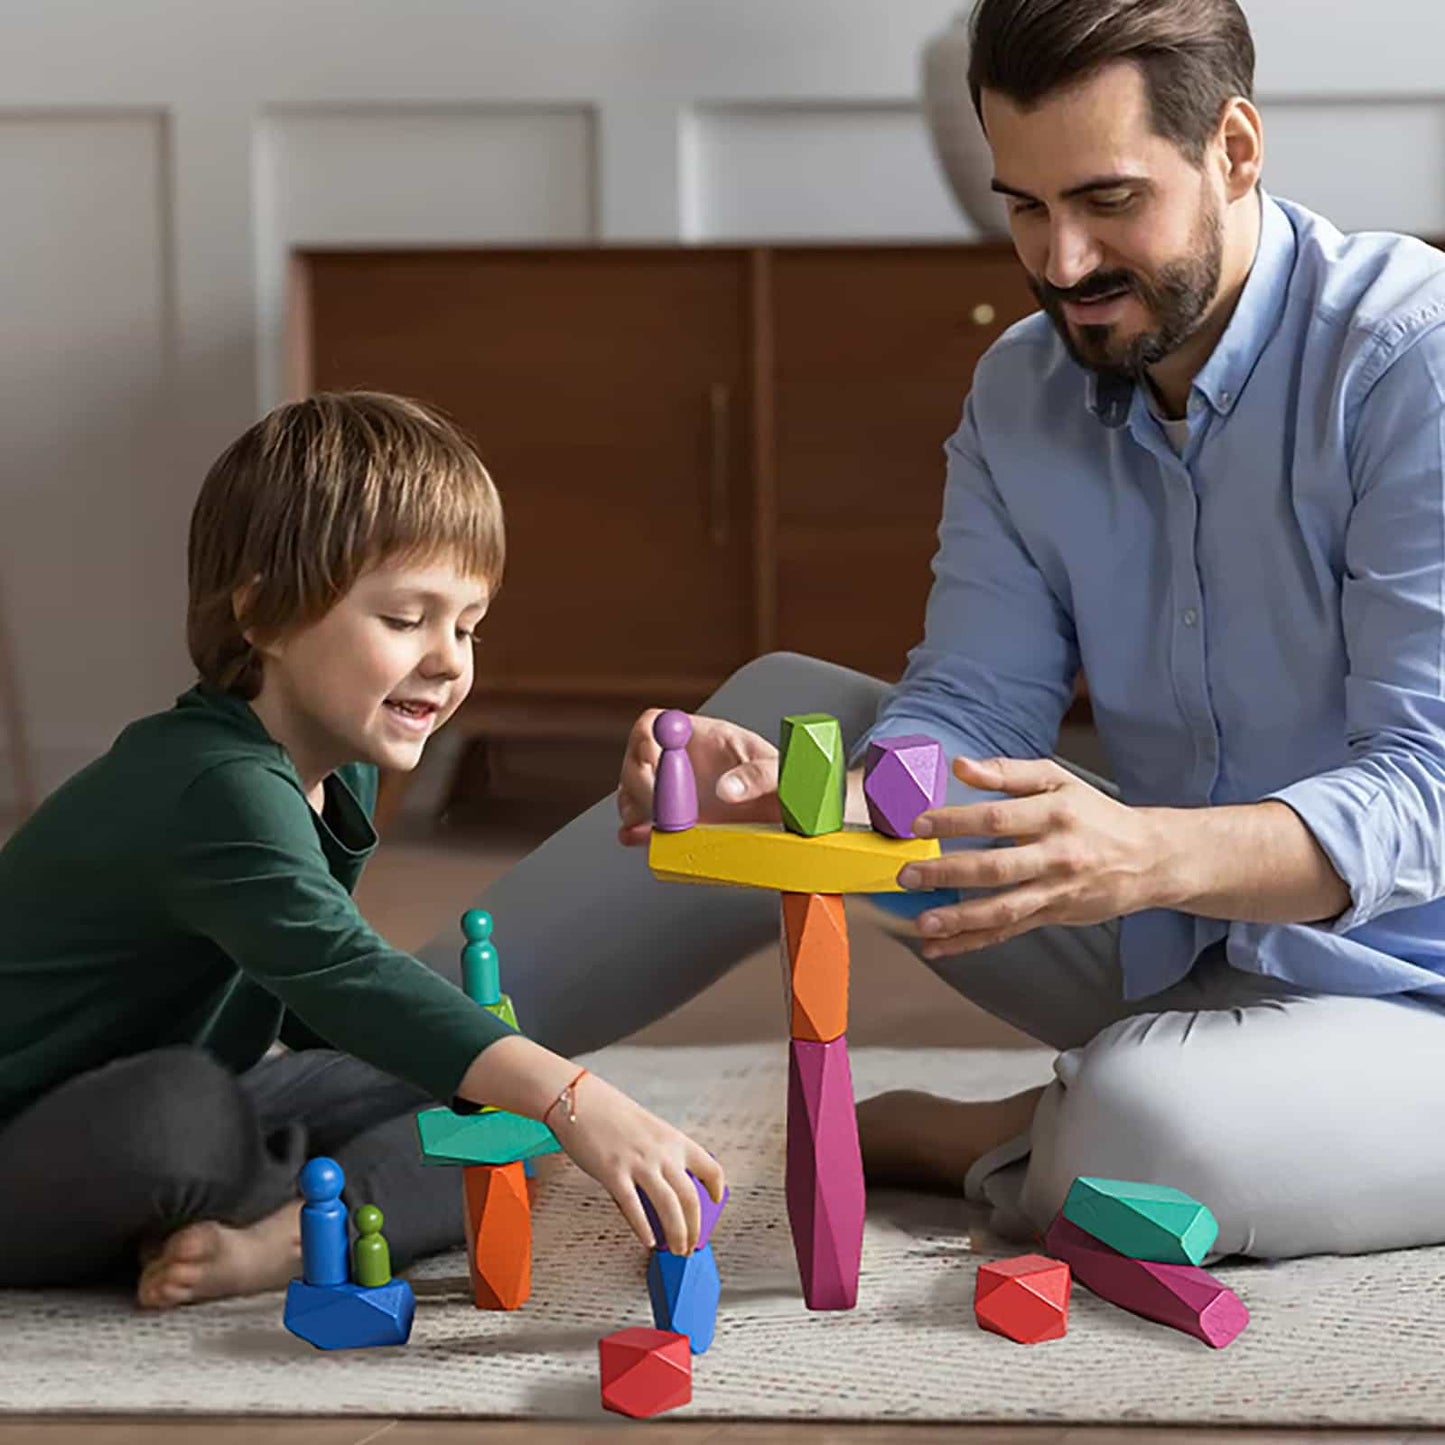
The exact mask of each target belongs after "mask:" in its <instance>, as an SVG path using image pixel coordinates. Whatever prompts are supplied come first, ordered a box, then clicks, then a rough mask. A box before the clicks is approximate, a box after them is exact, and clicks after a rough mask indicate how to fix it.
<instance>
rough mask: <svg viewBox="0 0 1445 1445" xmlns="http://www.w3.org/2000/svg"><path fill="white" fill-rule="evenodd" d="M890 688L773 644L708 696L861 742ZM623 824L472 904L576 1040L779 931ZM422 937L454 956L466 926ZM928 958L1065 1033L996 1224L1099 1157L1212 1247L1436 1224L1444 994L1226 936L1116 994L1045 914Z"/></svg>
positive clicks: (510, 980) (1378, 1242)
mask: <svg viewBox="0 0 1445 1445" xmlns="http://www.w3.org/2000/svg"><path fill="white" fill-rule="evenodd" d="M883 693H884V688H883V685H882V684H880V683H879V682H877V681H876V680H874V679H872V678H868V677H864V676H861V675H860V674H858V673H854V672H850V671H848V670H846V669H844V668H839V667H835V666H832V665H830V664H827V663H822V662H817V661H814V660H811V659H808V658H803V657H798V656H794V655H790V654H774V655H770V656H767V657H763V658H760V659H758V660H757V661H756V662H753V663H750V664H748V665H747V666H746V667H744V668H743V669H741V670H740V671H739V672H738V673H737V674H735V675H734V676H733V677H732V678H731V679H730V680H729V681H728V682H727V684H726V685H725V686H724V687H723V688H722V689H721V690H720V691H719V692H718V693H717V694H716V695H715V696H714V697H713V698H712V699H711V700H710V701H709V703H708V704H707V706H706V707H705V708H704V709H703V710H704V711H705V712H707V713H709V714H711V715H713V716H719V717H727V718H731V719H733V720H734V721H736V722H739V723H742V724H744V725H745V726H747V727H750V728H752V729H754V730H755V731H757V732H760V733H762V734H763V735H764V736H773V735H775V733H776V729H777V724H778V719H779V718H780V717H781V716H782V715H783V714H784V713H792V712H813V711H817V712H827V713H831V714H833V715H834V716H835V717H837V718H839V719H840V720H841V722H842V725H843V730H844V735H845V737H846V738H848V739H849V740H850V742H851V741H852V740H855V739H856V738H857V737H858V736H859V735H860V734H861V733H862V732H863V730H864V729H866V728H867V727H868V726H869V725H870V724H871V722H872V721H873V718H874V716H875V714H876V711H877V708H878V704H879V701H880V699H881V698H882V696H883ZM1091 781H1094V782H1096V783H1098V785H1099V786H1105V787H1106V786H1107V785H1106V784H1103V783H1100V782H1099V780H1097V779H1091ZM616 827H617V815H616V808H615V804H614V802H613V800H612V799H611V798H607V799H604V800H603V801H602V802H600V803H598V804H597V805H596V806H595V807H594V808H592V809H590V810H589V811H588V812H586V813H584V814H582V815H581V816H580V817H579V818H577V819H575V820H574V821H573V822H572V823H570V824H569V825H568V826H567V827H565V828H564V829H562V830H561V831H560V832H559V833H557V834H556V835H555V836H553V837H552V838H551V839H549V840H548V841H547V842H546V843H544V844H543V845H542V846H541V847H540V848H539V849H537V850H536V851H535V852H534V853H532V854H531V855H530V856H529V857H527V858H526V859H524V860H523V861H522V862H521V863H519V864H518V865H517V866H516V867H515V868H514V869H512V870H511V872H509V873H508V874H507V875H506V876H505V877H503V878H501V879H499V880H498V881H497V882H496V883H495V884H494V885H493V886H492V887H490V888H489V889H487V890H486V891H485V892H484V893H483V894H482V895H481V896H480V897H479V898H478V899H477V900H476V903H477V905H478V906H481V907H485V908H488V909H490V910H491V911H492V912H493V914H494V915H495V916H496V917H497V918H498V920H499V923H498V932H499V935H500V933H501V931H502V929H503V927H505V938H506V943H505V952H504V960H505V966H506V979H507V986H508V989H509V991H510V992H511V994H512V995H513V998H514V1000H515V1002H516V1005H517V1011H518V1014H519V1016H520V1018H521V1019H522V1021H523V1023H524V1025H525V1026H526V1027H527V1029H528V1031H529V1032H530V1033H533V1034H534V1036H535V1037H537V1038H538V1039H539V1040H540V1041H541V1042H542V1043H544V1044H547V1045H548V1046H549V1047H551V1048H554V1049H557V1050H559V1051H560V1052H563V1053H577V1052H580V1051H582V1050H585V1049H592V1048H597V1047H599V1046H601V1045H603V1044H607V1043H610V1042H612V1041H613V1040H615V1039H618V1038H621V1037H623V1036H625V1035H626V1034H628V1033H631V1032H632V1031H633V1030H634V1029H637V1028H640V1027H642V1026H643V1025H644V1024H647V1023H650V1022H651V1021H652V1020H654V1019H656V1018H659V1017H661V1016H662V1015H663V1014H664V1013H667V1012H668V1011H670V1010H671V1009H673V1008H674V1007H676V1006H677V1005H678V1004H681V1003H683V1002H685V1001H686V1000H687V999H689V998H691V997H693V996H694V995H695V994H697V993H699V992H700V991H701V990H702V989H704V988H706V987H707V985H709V984H710V983H712V982H713V981H714V980H715V979H716V978H718V977H719V976H721V975H722V974H723V973H725V972H726V971H727V970H728V969H729V968H731V967H732V966H733V965H734V964H736V963H737V962H738V961H739V960H740V959H741V958H743V957H744V955H746V954H748V953H750V952H752V951H753V950H754V949H756V948H758V947H760V946H762V945H764V944H765V943H767V942H768V941H769V940H770V939H773V938H776V936H777V928H778V915H777V901H776V899H775V898H774V897H773V896H772V895H770V894H767V893H763V892H753V891H748V890H735V889H726V888H686V887H680V886H678V885H676V884H664V883H659V882H657V881H656V880H654V879H653V878H652V877H651V875H650V874H649V873H648V871H647V864H646V858H645V857H644V856H643V851H642V850H640V849H623V848H621V847H619V846H618V845H617V843H616V842H615V833H616ZM424 956H425V957H426V958H427V959H428V961H429V962H431V963H432V965H433V966H434V967H437V968H439V969H441V970H443V971H454V970H455V967H456V962H455V960H456V956H457V943H456V932H455V929H454V928H452V929H449V930H448V931H447V933H446V934H445V935H444V936H443V937H442V938H440V939H439V940H438V941H437V942H436V943H434V944H433V945H431V946H430V947H429V948H428V949H426V950H425V951H424ZM926 966H927V967H929V968H932V969H933V970H934V972H935V973H937V974H938V975H939V977H940V978H942V979H943V980H944V981H945V982H946V983H948V984H949V985H951V986H952V987H953V988H956V989H957V990H958V991H959V992H960V993H962V994H964V995H965V996H966V997H968V998H969V999H971V1000H972V1001H973V1002H975V1003H977V1004H979V1005H980V1006H981V1007H983V1008H984V1009H986V1010H988V1011H989V1012H990V1013H992V1014H994V1015H996V1016H997V1017H999V1018H1001V1019H1004V1020H1006V1021H1007V1022H1009V1023H1011V1024H1013V1025H1015V1026H1016V1027H1017V1028H1019V1029H1022V1030H1023V1032H1025V1033H1026V1034H1028V1035H1030V1036H1031V1037H1033V1038H1035V1039H1038V1040H1039V1041H1040V1042H1042V1043H1045V1044H1048V1045H1049V1046H1051V1047H1053V1048H1055V1049H1058V1050H1060V1053H1059V1057H1058V1059H1057V1061H1056V1064H1055V1080H1054V1082H1053V1083H1052V1084H1051V1085H1050V1086H1049V1087H1048V1089H1047V1090H1046V1091H1045V1093H1044V1096H1043V1099H1042V1101H1041V1103H1040V1105H1039V1108H1038V1110H1037V1113H1036V1115H1035V1118H1034V1123H1033V1128H1032V1130H1031V1135H1030V1138H1029V1139H1026V1140H1020V1141H1015V1143H1014V1144H1013V1145H1012V1146H1009V1147H1006V1148H1004V1149H1001V1150H999V1151H997V1152H996V1154H995V1155H994V1156H993V1157H992V1158H990V1159H988V1160H986V1161H982V1168H980V1169H977V1170H975V1171H974V1174H973V1176H971V1178H970V1190H971V1192H973V1193H974V1194H975V1195H976V1196H978V1197H980V1198H987V1199H989V1200H990V1201H991V1202H992V1203H993V1204H994V1205H995V1208H996V1215H995V1225H996V1227H998V1228H999V1229H1000V1230H1001V1231H1003V1232H1005V1233H1009V1234H1014V1233H1019V1232H1025V1231H1028V1230H1041V1229H1043V1228H1044V1227H1046V1226H1047V1224H1048V1222H1049V1220H1050V1219H1051V1218H1052V1217H1053V1215H1054V1214H1055V1213H1056V1212H1057V1210H1058V1209H1059V1208H1060V1206H1061V1205H1062V1202H1063V1198H1064V1195H1065V1193H1066V1192H1067V1190H1068V1186H1069V1184H1070V1183H1071V1182H1072V1180H1073V1179H1074V1178H1075V1177H1076V1176H1077V1175H1080V1174H1093V1175H1102V1176H1105V1177H1109V1178H1116V1179H1135V1180H1146V1181H1157V1182H1162V1183H1169V1184H1172V1185H1174V1186H1175V1187H1177V1188H1180V1189H1183V1190H1185V1191H1186V1192H1187V1193H1189V1194H1191V1195H1193V1196H1194V1197H1196V1198H1198V1199H1202V1200H1203V1201H1204V1202H1205V1203H1207V1204H1208V1205H1209V1206H1210V1208H1211V1209H1212V1210H1213V1211H1214V1213H1215V1215H1216V1216H1217V1217H1218V1219H1219V1225H1220V1235H1219V1241H1218V1250H1217V1253H1218V1254H1221V1255H1225V1254H1246V1255H1254V1256H1259V1257H1265V1258H1283V1257H1288V1256H1293V1255H1302V1254H1314V1253H1355V1252H1363V1251H1369V1250H1378V1249H1390V1248H1400V1247H1407V1246H1412V1245H1420V1244H1434V1243H1440V1242H1442V1241H1445V1208H1442V1207H1441V1201H1442V1200H1445V1130H1442V1129H1441V1128H1440V1125H1439V1105H1438V1097H1439V1095H1438V1083H1437V1080H1438V1078H1439V1072H1440V1058H1441V1050H1442V1049H1445V1012H1442V1011H1441V1010H1440V1009H1438V1008H1436V1007H1434V1006H1433V1005H1429V1004H1425V1003H1422V1002H1419V1001H1415V1000H1411V999H1407V998H1400V997H1395V998H1347V997H1338V996H1332V995H1323V994H1311V993H1305V992H1301V991H1298V990H1293V989H1290V988H1288V987H1286V986H1284V985H1281V984H1280V983H1279V982H1278V981H1277V980H1271V979H1268V978H1264V977H1261V976H1258V975H1253V974H1246V973H1242V972H1240V971H1238V970H1235V969H1233V968H1231V967H1230V966H1229V965H1228V964H1227V963H1226V962H1225V961H1224V959H1223V957H1222V955H1221V953H1220V952H1219V951H1218V950H1210V951H1208V952H1207V953H1206V954H1205V955H1203V956H1201V958H1200V959H1199V960H1198V961H1197V963H1196V965H1195V967H1194V969H1193V971H1192V972H1191V973H1190V975H1189V976H1188V977H1187V978H1185V979H1184V980H1182V981H1181V982H1180V983H1178V984H1176V985H1175V986H1174V987H1172V988H1170V989H1168V990H1167V991H1166V992H1164V993H1161V994H1158V995H1156V996H1155V997H1153V998H1148V999H1143V1000H1135V1001H1133V1002H1131V1003H1125V1002H1124V1000H1123V998H1122V990H1121V979H1120V972H1119V964H1118V957H1117V928H1116V926H1115V925H1112V924H1104V925H1100V926H1097V927H1091V928H1077V929H1074V928H1042V929H1038V930H1035V931H1034V932H1033V933H1030V934H1027V935H1025V936H1023V937H1021V938H1018V939H1014V940H1011V941H1010V942H1008V943H1006V944H1003V945H1001V946H998V947H995V948H991V949H988V950H986V951H981V952H979V953H976V954H969V955H964V956H961V957H957V958H952V959H943V960H939V961H936V962H930V963H927V965H926ZM947 1086H948V1081H947V1080H946V1079H940V1080H939V1090H940V1091H941V1092H945V1093H946V1092H947ZM703 1142H704V1143H705V1142H706V1141H703ZM1024 1156H1026V1157H1024Z"/></svg>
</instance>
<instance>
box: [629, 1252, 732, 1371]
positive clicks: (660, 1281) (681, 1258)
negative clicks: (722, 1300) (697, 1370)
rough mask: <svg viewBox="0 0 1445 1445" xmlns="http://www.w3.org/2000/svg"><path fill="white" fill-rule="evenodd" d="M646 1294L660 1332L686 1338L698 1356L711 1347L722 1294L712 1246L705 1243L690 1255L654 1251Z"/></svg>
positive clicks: (650, 1262)
mask: <svg viewBox="0 0 1445 1445" xmlns="http://www.w3.org/2000/svg"><path fill="white" fill-rule="evenodd" d="M647 1292H648V1294H649V1295H650V1296H651V1297H652V1323H653V1325H654V1326H655V1327H656V1328H657V1329H659V1330H673V1331H675V1332H676V1333H677V1334H680V1335H686V1336H687V1339H688V1344H689V1345H690V1346H691V1347H692V1352H693V1354H695V1355H700V1354H702V1353H703V1351H704V1350H706V1349H707V1347H708V1346H709V1345H710V1344H712V1337H713V1331H714V1330H715V1329H716V1328H717V1306H718V1299H719V1297H720V1296H721V1294H722V1281H721V1280H720V1279H719V1278H718V1272H717V1260H716V1259H714V1258H713V1252H712V1245H710V1244H705V1245H703V1247H702V1248H701V1249H698V1250H694V1251H693V1252H692V1253H691V1254H669V1253H668V1252H667V1250H665V1249H654V1250H653V1251H652V1257H651V1258H650V1259H649V1260H648V1261H647Z"/></svg>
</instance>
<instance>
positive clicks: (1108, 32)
mask: <svg viewBox="0 0 1445 1445" xmlns="http://www.w3.org/2000/svg"><path fill="white" fill-rule="evenodd" d="M972 33H973V49H972V54H971V57H970V61H969V67H968V83H969V88H970V89H971V90H972V92H973V104H974V108H975V109H976V110H978V112H979V118H980V120H981V119H982V118H983V109H982V94H983V92H984V91H985V90H993V91H997V92H998V93H999V94H1001V95H1005V96H1007V97H1008V98H1009V99H1010V100H1011V101H1013V102H1014V104H1015V105H1020V106H1024V107H1028V106H1032V105H1036V104H1038V102H1039V101H1041V100H1043V99H1044V97H1045V96H1048V95H1051V94H1053V93H1054V92H1055V91H1058V90H1062V89H1065V88H1066V87H1068V86H1070V85H1073V84H1075V83H1077V82H1079V81H1082V80H1084V79H1086V78H1087V77H1088V76H1090V75H1092V74H1093V73H1094V72H1095V71H1097V70H1099V69H1101V68H1102V67H1104V66H1106V65H1110V64H1113V63H1114V62H1116V61H1130V62H1132V63H1134V64H1135V65H1137V66H1138V67H1139V69H1140V70H1141V71H1142V72H1143V76H1144V85H1145V88H1146V91H1147V94H1148V97H1149V105H1150V109H1151V110H1152V112H1153V118H1154V130H1155V133H1156V134H1157V135H1160V136H1163V137H1164V139H1165V140H1168V141H1172V142H1173V143H1174V144H1175V145H1176V146H1178V147H1179V149H1180V150H1181V151H1183V152H1184V154H1185V155H1187V156H1188V157H1189V159H1190V160H1191V161H1193V162H1194V164H1196V165H1198V164H1199V162H1200V161H1202V160H1203V158H1204V151H1205V147H1206V146H1207V145H1208V143H1209V141H1210V139H1211V138H1212V137H1213V135H1214V132H1215V129H1216V127H1217V126H1218V125H1219V118H1220V116H1221V115H1222V114H1223V112H1224V107H1225V106H1226V105H1227V104H1228V103H1229V102H1230V101H1231V100H1233V99H1234V98H1235V97H1236V96H1242V97H1244V98H1245V99H1246V100H1252V99H1253V98H1254V39H1253V37H1252V36H1251V35H1250V33H1249V22H1248V21H1247V20H1246V19H1245V18H1244V12H1243V11H1242V10H1241V9H1240V8H1239V4H1238V0H978V4H977V5H976V6H975V8H974V12H973V23H972Z"/></svg>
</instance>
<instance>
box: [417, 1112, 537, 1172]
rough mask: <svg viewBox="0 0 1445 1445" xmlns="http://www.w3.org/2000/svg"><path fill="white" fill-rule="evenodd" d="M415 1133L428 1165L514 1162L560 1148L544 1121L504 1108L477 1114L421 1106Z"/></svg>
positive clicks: (423, 1158) (424, 1160)
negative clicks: (422, 1107) (512, 1112)
mask: <svg viewBox="0 0 1445 1445" xmlns="http://www.w3.org/2000/svg"><path fill="white" fill-rule="evenodd" d="M416 1132H417V1136H418V1137H419V1138H420V1140H421V1157H422V1160H423V1162H424V1163H427V1164H515V1163H516V1162H517V1161H518V1160H519V1159H535V1158H537V1157H538V1155H541V1154H555V1153H556V1152H557V1151H558V1150H559V1149H560V1148H561V1147H562V1146H561V1145H560V1144H559V1143H558V1142H557V1136H556V1135H555V1134H553V1132H552V1131H551V1130H550V1129H549V1128H548V1127H547V1126H546V1125H545V1124H543V1123H540V1122H539V1121H538V1120H536V1119H528V1118H524V1117H523V1116H522V1115H521V1114H509V1113H507V1112H506V1111H505V1110H503V1109H483V1110H482V1112H481V1113H480V1114H457V1113H454V1112H453V1111H452V1110H451V1109H423V1110H422V1111H421V1113H419V1114H418V1115H417V1116H416Z"/></svg>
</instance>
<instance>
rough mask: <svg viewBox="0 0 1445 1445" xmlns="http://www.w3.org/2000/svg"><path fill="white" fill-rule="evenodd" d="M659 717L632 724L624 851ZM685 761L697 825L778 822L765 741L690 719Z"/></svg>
mask: <svg viewBox="0 0 1445 1445" xmlns="http://www.w3.org/2000/svg"><path fill="white" fill-rule="evenodd" d="M659 711H660V709H658V708H649V709H648V710H647V711H646V712H645V713H643V714H642V716H641V717H640V718H638V719H637V721H636V722H635V723H633V725H632V732H631V734H630V735H629V736H628V739H627V753H626V755H625V757H624V758H623V760H622V777H621V778H620V780H619V781H618V785H617V812H618V815H619V817H620V819H621V826H620V827H619V828H618V830H617V837H618V839H619V840H620V841H621V842H622V843H624V844H626V845H627V846H628V847H636V846H637V845H639V844H642V843H646V842H647V839H648V837H649V836H650V835H651V833H652V788H653V783H654V781H655V780H656V777H657V762H658V759H659V758H660V757H661V756H662V749H661V748H660V747H659V746H658V745H657V740H656V739H655V738H654V737H653V736H652V724H653V721H654V720H655V719H656V717H657V715H658V712H659ZM687 755H688V757H689V758H690V759H691V760H692V771H693V775H694V777H696V779H697V816H698V822H700V823H776V822H777V821H778V820H779V818H780V817H781V816H782V815H781V813H780V812H779V811H778V750H777V748H775V747H774V746H773V744H772V743H770V742H769V741H768V740H767V739H766V738H762V737H759V736H758V735H757V733H754V732H749V731H748V729H747V728H744V727H739V726H738V725H737V724H736V723H730V722H725V721H723V720H722V719H721V718H712V717H697V716H693V718H692V741H691V742H689V743H688V745H687ZM699 1177H701V1176H699Z"/></svg>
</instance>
